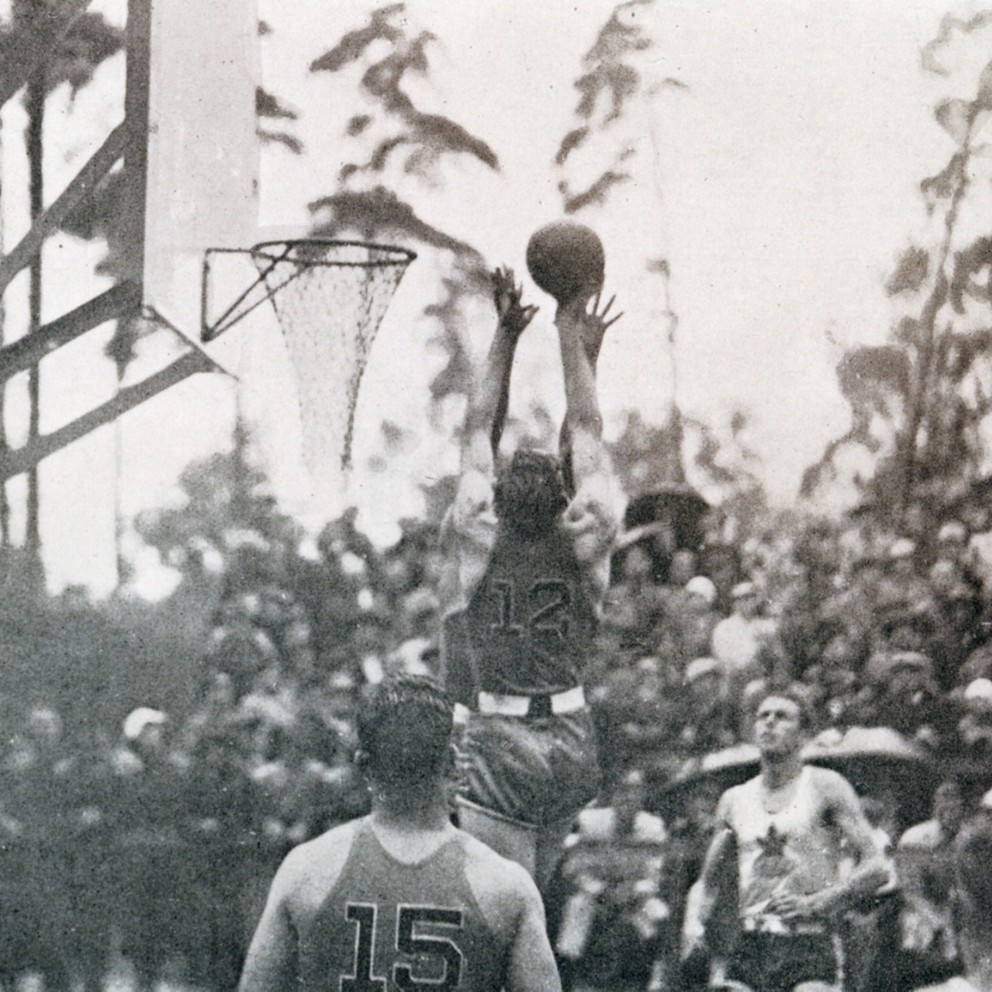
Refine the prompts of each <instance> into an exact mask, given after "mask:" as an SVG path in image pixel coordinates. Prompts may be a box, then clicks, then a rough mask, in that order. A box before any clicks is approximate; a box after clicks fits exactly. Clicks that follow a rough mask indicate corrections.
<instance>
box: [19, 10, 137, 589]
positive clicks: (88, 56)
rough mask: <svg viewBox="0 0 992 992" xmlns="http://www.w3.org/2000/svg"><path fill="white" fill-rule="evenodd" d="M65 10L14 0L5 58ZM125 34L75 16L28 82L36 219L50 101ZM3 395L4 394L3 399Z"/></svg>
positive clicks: (31, 538) (35, 522)
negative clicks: (53, 92)
mask: <svg viewBox="0 0 992 992" xmlns="http://www.w3.org/2000/svg"><path fill="white" fill-rule="evenodd" d="M60 7H61V5H60V4H59V3H58V2H57V0H13V3H12V5H11V19H10V22H9V23H7V24H5V25H3V26H0V57H6V55H7V54H8V53H12V52H13V51H15V50H16V49H17V48H19V47H20V46H23V45H25V44H27V43H28V39H31V38H33V36H34V33H35V31H36V30H37V29H38V28H39V26H41V25H44V24H46V23H47V24H49V25H57V24H58V23H59V21H60V17H61V12H60ZM122 44H123V35H122V34H121V32H120V31H119V30H117V29H116V28H115V27H113V25H111V24H110V23H109V22H108V21H107V20H106V19H105V18H104V17H103V15H102V14H97V13H84V14H81V15H80V16H77V17H74V18H73V19H72V21H71V26H69V28H68V30H67V31H64V32H61V33H57V40H56V43H55V44H54V46H53V49H52V51H51V53H50V54H49V57H48V58H47V59H46V60H45V61H44V62H43V63H42V64H41V66H40V67H39V68H38V69H37V70H36V71H35V72H34V74H33V75H32V77H31V78H30V79H29V80H28V85H27V88H26V92H25V103H26V108H27V115H28V120H27V129H26V137H25V141H26V147H27V155H28V170H29V180H28V185H29V191H28V196H29V202H30V211H31V217H32V219H33V218H35V217H37V216H38V215H39V214H40V213H41V212H42V210H43V209H44V184H43V178H44V170H43V154H44V149H43V146H42V134H43V130H44V124H45V102H46V100H47V97H48V95H49V94H50V93H51V92H52V91H53V90H54V89H56V88H57V87H59V86H61V85H62V84H64V83H67V84H68V85H69V87H70V90H71V93H72V94H73V95H75V94H76V93H77V92H78V91H79V90H80V89H81V88H82V87H83V86H85V85H87V84H88V83H89V82H90V81H91V80H92V78H93V73H94V71H95V69H96V67H97V66H98V65H99V64H100V63H101V62H103V61H104V60H105V59H107V58H109V57H110V56H111V55H113V54H114V53H115V52H117V51H118V50H119V49H120V48H121V46H122ZM41 299H42V267H41V255H40V253H39V254H38V255H36V256H35V258H34V259H33V261H32V263H31V266H30V289H29V313H30V317H29V321H30V326H29V332H33V331H35V330H37V329H38V327H40V326H41ZM2 395H3V391H2V389H0V398H2ZM28 402H29V428H28V430H29V439H34V438H36V437H37V436H38V429H39V417H40V410H41V379H40V371H39V368H38V366H37V365H36V366H34V367H33V368H32V370H31V372H30V376H29V382H28ZM39 499H40V494H39V490H38V470H37V468H36V467H35V468H32V469H30V470H29V472H28V495H27V534H26V541H25V544H26V548H27V550H28V552H29V560H30V561H31V562H33V564H32V568H33V569H34V570H35V571H37V573H38V575H39V577H40V569H41V563H40V549H41V537H40V531H39Z"/></svg>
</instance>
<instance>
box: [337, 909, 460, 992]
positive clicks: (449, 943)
mask: <svg viewBox="0 0 992 992" xmlns="http://www.w3.org/2000/svg"><path fill="white" fill-rule="evenodd" d="M378 910H379V907H378V906H376V905H375V904H374V903H373V904H370V903H354V902H349V903H348V904H347V905H346V906H345V919H347V920H350V921H351V922H352V923H357V924H358V929H357V932H356V934H355V962H354V967H353V969H352V973H351V974H350V975H345V976H344V977H342V979H341V982H340V992H386V980H385V979H384V978H378V977H376V976H375V975H373V974H372V967H373V958H374V955H375V933H376V926H377V923H378V920H377V917H378ZM418 923H427V924H434V925H438V924H440V925H441V926H444V927H450V928H451V929H452V930H455V931H460V930H461V929H462V911H461V910H460V909H442V908H440V907H438V906H397V908H396V941H395V949H396V952H397V953H398V954H405V955H407V956H408V957H416V958H417V959H418V961H421V962H424V959H425V958H427V959H430V960H431V964H432V967H431V970H432V971H434V970H436V967H437V965H438V964H441V965H443V967H444V974H443V976H442V977H441V978H440V979H425V978H417V977H416V976H415V975H414V969H415V966H414V965H413V964H405V963H403V962H401V961H397V962H396V963H395V964H393V975H392V977H393V984H394V985H396V986H397V987H398V988H401V989H409V990H410V992H427V990H428V989H429V990H431V992H451V990H452V989H456V988H457V987H458V983H459V982H460V981H461V977H462V962H463V960H464V957H463V955H462V952H461V950H460V949H459V947H458V945H457V944H456V943H455V942H454V940H452V939H450V938H449V937H438V936H434V935H433V934H432V935H426V934H418V933H417V924H418ZM424 963H425V964H426V962H424Z"/></svg>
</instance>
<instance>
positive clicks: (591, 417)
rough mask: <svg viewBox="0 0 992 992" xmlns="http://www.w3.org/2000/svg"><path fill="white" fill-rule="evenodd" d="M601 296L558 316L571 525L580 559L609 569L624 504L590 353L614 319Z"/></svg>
mask: <svg viewBox="0 0 992 992" xmlns="http://www.w3.org/2000/svg"><path fill="white" fill-rule="evenodd" d="M599 300H600V298H599V295H598V294H597V296H596V299H595V302H594V303H593V305H592V306H591V308H589V309H587V306H586V302H585V300H584V299H583V298H582V297H576V298H575V299H573V300H569V301H566V302H564V303H562V304H561V305H560V306H559V308H558V312H557V314H556V316H555V325H556V326H557V328H558V338H559V343H560V346H561V362H562V369H563V372H564V375H565V425H566V427H567V428H568V436H569V439H570V444H571V452H570V458H571V466H572V469H571V470H572V477H573V480H574V483H575V489H576V492H575V498H574V499H573V500H572V504H571V505H570V506H569V508H568V511H567V512H566V514H565V525H566V527H568V529H569V530H570V531H571V532H572V534H573V535H574V537H575V540H576V553H577V554H578V555H579V557H580V558H581V559H583V560H585V561H587V562H599V563H601V564H602V563H604V562H605V563H606V566H607V567H608V558H607V556H608V552H609V550H610V547H611V545H612V540H613V537H614V535H615V532H616V528H617V526H618V524H619V517H620V513H621V509H622V508H621V501H620V498H619V487H618V485H617V483H616V480H615V479H614V477H613V472H612V469H611V467H610V459H609V455H608V454H607V452H606V450H605V448H604V447H603V418H602V415H601V413H600V410H599V402H598V400H597V397H596V383H595V379H594V377H593V371H592V365H591V363H590V361H589V353H590V350H592V349H595V350H598V347H599V344H600V343H601V342H602V339H603V335H604V334H605V333H606V329H607V328H608V327H609V326H610V325H611V324H613V323H615V322H616V321H617V320H618V319H619V318H620V317H621V316H622V314H617V315H616V316H613V317H610V316H609V312H610V308H611V307H612V304H613V300H612V299H611V300H610V301H609V302H608V303H607V304H606V306H605V307H603V308H602V309H600V307H599Z"/></svg>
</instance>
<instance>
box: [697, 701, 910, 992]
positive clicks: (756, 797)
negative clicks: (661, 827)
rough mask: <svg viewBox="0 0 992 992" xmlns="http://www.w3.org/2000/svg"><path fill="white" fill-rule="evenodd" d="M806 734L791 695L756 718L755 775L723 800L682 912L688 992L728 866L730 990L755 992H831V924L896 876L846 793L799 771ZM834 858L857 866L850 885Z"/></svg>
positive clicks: (823, 777) (831, 775)
mask: <svg viewBox="0 0 992 992" xmlns="http://www.w3.org/2000/svg"><path fill="white" fill-rule="evenodd" d="M807 729H808V709H807V707H806V703H805V701H804V700H803V698H802V696H801V695H799V694H798V693H793V692H791V691H790V690H788V689H784V690H781V691H775V692H771V693H770V694H768V695H766V697H765V699H764V700H762V702H761V704H760V706H759V707H758V711H757V715H756V717H755V739H756V743H757V745H758V750H759V752H760V757H761V772H760V773H759V774H758V775H757V776H756V777H755V778H753V779H751V780H750V781H749V782H745V783H744V784H743V785H739V786H736V787H734V788H732V789H728V790H727V791H726V792H725V793H724V794H723V795H722V796H721V798H720V803H719V806H718V808H717V823H718V826H717V830H716V833H715V835H714V837H713V840H712V841H711V844H710V849H709V851H708V852H707V855H706V860H705V863H704V865H703V871H702V875H701V877H700V880H699V882H698V883H697V885H696V886H694V890H693V892H692V893H691V894H690V898H689V900H688V903H687V906H686V915H685V923H684V926H683V965H684V979H685V984H686V985H689V984H694V983H693V982H692V981H691V980H690V979H689V978H688V975H689V974H690V973H698V972H699V971H700V968H699V965H700V964H702V963H705V962H707V961H708V959H709V956H710V955H709V952H710V947H709V946H708V944H709V940H710V934H709V932H708V930H709V928H708V923H709V921H710V919H711V917H712V916H713V913H714V910H715V909H716V908H717V906H718V902H719V900H720V896H721V884H722V880H723V879H725V878H726V877H727V874H728V872H727V868H728V867H731V866H733V865H735V866H736V876H737V893H736V902H737V913H738V919H737V930H738V933H737V937H736V942H735V943H734V945H733V947H732V948H731V952H730V959H729V964H728V968H727V974H726V977H727V979H729V982H728V983H727V986H728V987H734V986H735V984H736V983H742V984H743V985H744V986H746V987H748V988H750V989H755V990H758V992H792V990H801V992H826V990H834V989H837V988H839V985H838V968H839V961H838V957H837V947H836V945H837V941H836V940H835V939H834V936H835V934H836V931H837V923H838V921H839V918H840V916H841V914H842V913H843V912H844V911H845V910H846V909H848V908H850V907H851V906H852V905H854V904H855V903H856V902H857V901H858V900H860V899H861V898H863V897H866V896H870V895H872V894H874V893H875V892H877V891H878V890H879V889H880V888H882V886H884V885H885V884H886V883H887V882H889V880H890V877H891V874H890V873H891V871H892V868H891V866H890V864H889V863H888V861H887V859H886V857H885V855H884V853H883V852H882V851H881V850H880V848H879V847H878V845H877V843H876V841H875V837H874V834H873V833H872V830H871V826H870V825H869V823H868V821H867V820H866V819H865V817H864V814H863V813H862V811H861V806H860V803H859V801H858V797H857V795H856V794H855V792H854V789H853V788H852V787H851V785H850V784H849V783H848V781H847V780H846V779H845V778H843V777H842V776H841V775H839V774H838V773H837V772H835V771H832V770H830V769H828V768H817V767H814V766H811V765H804V764H803V759H802V754H801V752H802V746H803V744H804V743H805V741H806V731H807ZM842 848H843V851H844V852H845V853H847V852H849V853H850V854H852V855H854V856H855V857H856V858H857V864H856V867H855V868H854V869H853V871H852V872H851V873H850V874H849V875H847V876H846V877H842V876H841V873H840V871H839V868H840V865H841V858H842ZM722 894H723V895H728V893H722ZM730 895H732V894H730ZM703 984H705V979H704V980H703Z"/></svg>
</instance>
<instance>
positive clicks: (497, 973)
mask: <svg viewBox="0 0 992 992" xmlns="http://www.w3.org/2000/svg"><path fill="white" fill-rule="evenodd" d="M451 738H452V706H451V703H450V701H449V699H448V696H447V694H446V693H445V692H444V691H443V690H442V689H441V687H440V686H439V685H438V684H437V683H436V682H434V681H433V680H432V679H428V678H423V677H416V676H397V677H392V678H388V679H386V680H384V681H383V682H382V683H381V684H379V685H378V686H376V687H375V688H374V689H373V690H372V692H371V695H370V696H369V697H368V698H367V699H366V700H365V701H364V703H363V705H362V708H361V710H360V713H359V718H358V741H359V748H360V751H359V754H358V760H359V763H360V766H361V768H362V769H363V771H364V773H365V776H366V778H367V781H368V784H369V789H370V791H371V794H372V812H371V814H370V815H369V816H367V817H364V818H362V819H359V820H354V821H352V822H350V823H346V824H344V825H343V826H340V827H335V828H334V829H332V830H330V831H328V832H327V833H325V834H323V835H321V836H320V837H317V838H316V839H315V840H312V841H309V842H307V843H305V844H301V845H300V846H299V847H297V848H294V850H292V851H291V852H290V853H289V855H288V856H287V858H286V860H285V861H284V862H283V864H282V865H281V867H280V868H279V871H278V872H277V874H276V877H275V880H274V881H273V883H272V887H271V890H270V892H269V897H268V901H267V903H266V906H265V910H264V912H263V914H262V918H261V922H260V923H259V925H258V929H257V930H256V932H255V936H254V938H253V940H252V942H251V947H250V949H249V951H248V958H247V961H246V964H245V968H244V972H243V974H242V977H241V984H240V992H286V990H288V989H296V990H299V992H318V990H319V992H386V990H387V989H405V990H407V992H420V990H423V992H454V990H458V992H492V990H493V989H500V988H504V989H507V990H509V992H559V990H560V983H559V979H558V974H557V971H556V969H555V963H554V957H553V954H552V951H551V947H550V945H549V943H548V938H547V936H546V934H545V921H544V909H543V906H542V903H541V898H540V896H539V894H538V892H537V888H536V886H535V885H534V882H533V881H532V879H531V878H530V877H529V875H528V874H527V872H525V871H524V870H523V869H522V868H521V867H520V866H519V865H516V864H513V863H512V862H510V861H507V860H505V859H504V858H501V857H500V856H499V855H497V854H496V853H494V852H493V851H491V850H490V849H489V848H487V847H486V846H485V845H483V844H481V843H479V841H477V840H476V839H475V838H473V837H471V836H469V835H468V834H466V833H464V832H463V831H461V830H458V829H457V828H455V827H453V826H452V825H451V823H450V820H449V808H450V807H449V802H448V791H447V789H448V782H449V774H450V772H451V769H452V760H453V757H452V743H451Z"/></svg>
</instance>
